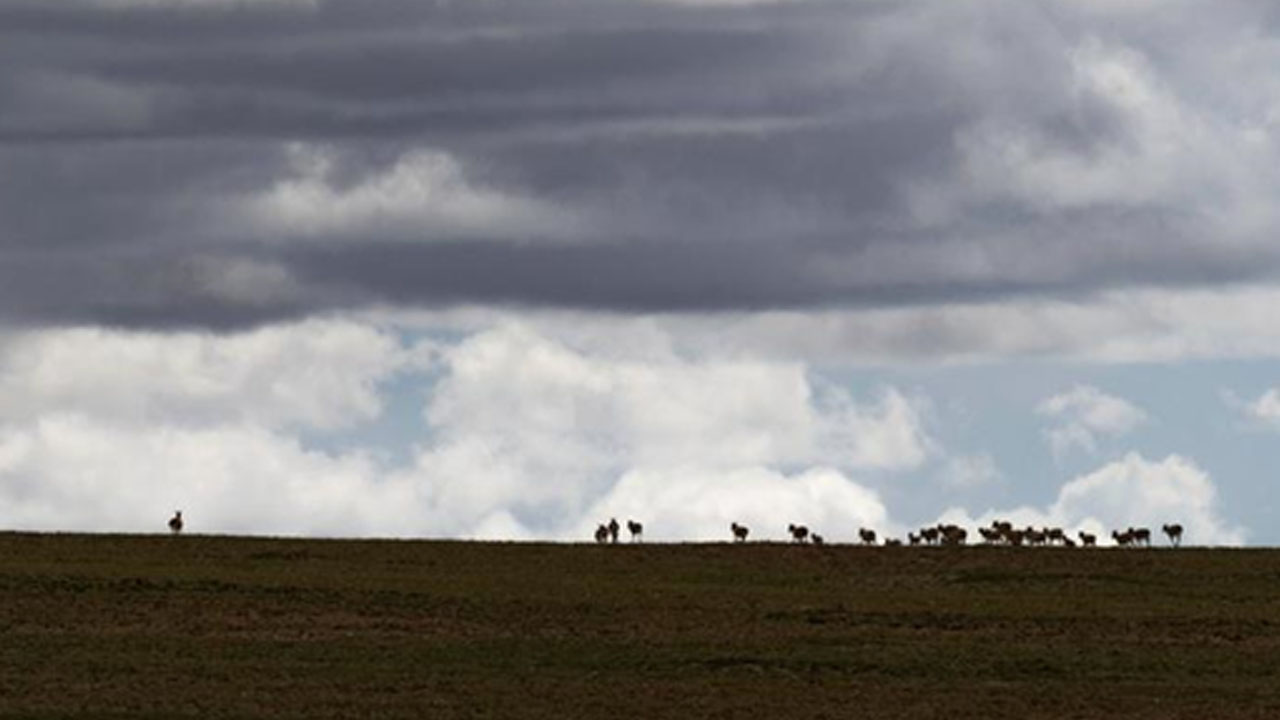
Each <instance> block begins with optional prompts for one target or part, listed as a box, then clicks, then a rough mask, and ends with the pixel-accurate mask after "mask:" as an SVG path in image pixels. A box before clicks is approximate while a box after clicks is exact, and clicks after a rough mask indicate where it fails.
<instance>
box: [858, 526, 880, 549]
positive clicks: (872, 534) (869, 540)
mask: <svg viewBox="0 0 1280 720" xmlns="http://www.w3.org/2000/svg"><path fill="white" fill-rule="evenodd" d="M858 537H859V538H860V539H861V540H862V544H863V545H875V544H876V531H875V530H868V529H867V528H858Z"/></svg>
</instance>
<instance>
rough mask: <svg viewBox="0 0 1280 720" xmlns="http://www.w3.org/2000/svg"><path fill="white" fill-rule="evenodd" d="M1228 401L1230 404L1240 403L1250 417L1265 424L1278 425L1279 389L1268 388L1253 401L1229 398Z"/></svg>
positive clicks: (1279, 409)
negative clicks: (1244, 401)
mask: <svg viewBox="0 0 1280 720" xmlns="http://www.w3.org/2000/svg"><path fill="white" fill-rule="evenodd" d="M1229 401H1230V402H1231V404H1239V405H1242V409H1243V411H1244V412H1245V414H1246V415H1247V416H1248V417H1249V418H1250V419H1252V420H1256V421H1258V422H1260V423H1262V424H1264V425H1267V426H1272V427H1280V390H1276V388H1270V389H1268V390H1267V391H1266V392H1264V393H1262V395H1260V396H1259V397H1258V399H1257V400H1254V401H1253V402H1247V403H1238V402H1237V401H1234V400H1231V399H1230V398H1229Z"/></svg>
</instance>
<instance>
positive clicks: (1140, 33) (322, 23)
mask: <svg viewBox="0 0 1280 720" xmlns="http://www.w3.org/2000/svg"><path fill="white" fill-rule="evenodd" d="M1276 67H1280V10H1278V9H1276V8H1273V7H1271V4H1269V3H1259V2H1255V1H1254V0H1238V1H1237V0H1218V1H1217V2H1214V3H1211V4H1210V3H1204V2H1189V1H1188V2H1181V1H1179V0H1162V1H1161V2H1155V0H1075V1H1072V2H1065V1H1063V2H1052V1H1048V0H1045V1H1041V2H1037V1H1030V2H1029V1H1027V0H1016V1H1015V0H1008V1H1004V2H1001V1H999V0H996V1H990V0H987V1H983V2H966V1H963V0H955V1H949V2H925V1H921V2H912V1H910V0H908V1H903V0H892V1H890V0H883V1H880V0H837V1H831V2H826V1H823V0H442V1H438V2H429V1H426V0H359V1H356V0H348V1H345V2H330V1H325V0H60V1H59V2H47V1H44V0H0V528H24V529H48V530H125V531H147V532H150V531H154V530H157V529H163V528H164V524H163V523H164V520H165V519H167V517H168V514H169V513H171V512H172V511H173V510H174V509H177V508H182V509H183V510H184V511H185V515H186V517H187V518H188V527H189V528H191V529H192V530H193V531H197V532H236V533H285V534H307V535H362V536H363V535H391V536H430V537H486V538H489V537H492V538H551V539H579V538H584V537H586V536H587V535H589V533H590V531H591V529H592V528H594V526H595V524H596V523H597V522H600V521H602V520H607V519H608V517H610V516H613V515H617V516H618V517H619V518H620V519H621V518H623V517H624V516H625V517H635V518H637V519H642V520H645V521H646V524H647V525H648V527H649V528H650V530H649V535H650V536H651V538H652V539H723V538H725V537H727V536H728V532H727V526H728V523H729V522H730V521H734V520H737V521H740V522H746V523H748V524H749V525H751V526H752V527H753V530H755V532H756V535H757V536H758V537H773V538H780V537H782V535H783V531H784V530H785V527H786V524H787V523H789V522H804V523H807V524H809V525H811V526H813V527H814V528H815V529H819V530H820V531H821V530H826V534H827V535H828V536H829V537H831V538H832V539H836V540H842V539H852V538H853V537H855V536H856V530H857V528H858V527H874V528H876V529H878V530H879V531H880V532H881V533H888V534H904V533H905V531H906V530H907V529H908V528H912V527H917V526H919V525H922V524H926V523H934V522H938V521H939V520H940V519H941V520H956V521H962V522H965V523H968V524H975V523H979V522H982V523H985V522H989V521H990V520H991V519H992V518H994V517H997V516H999V517H1009V518H1013V519H1015V520H1016V521H1017V522H1019V523H1034V524H1037V525H1039V524H1050V523H1052V524H1061V525H1064V526H1068V527H1070V528H1071V529H1073V530H1074V529H1081V528H1084V529H1090V530H1093V531H1103V532H1109V531H1110V530H1111V529H1112V528H1115V527H1121V528H1123V527H1127V526H1129V525H1137V524H1146V525H1150V526H1152V527H1156V526H1158V525H1160V524H1161V523H1162V522H1175V521H1176V522H1181V523H1182V524H1183V525H1185V526H1187V537H1188V541H1190V542H1196V543H1207V544H1239V543H1249V544H1274V543H1277V542H1280V530H1276V529H1273V528H1272V527H1271V526H1272V524H1273V523H1272V518H1273V517H1274V513H1273V510H1274V508H1273V507H1272V505H1271V500H1270V498H1271V496H1272V495H1273V494H1274V493H1273V488H1272V486H1273V482H1274V481H1273V479H1272V472H1273V471H1272V468H1274V467H1276V466H1277V463H1278V462H1280V448H1277V442H1276V440H1277V435H1276V433H1277V432H1280V377H1277V372H1276V367H1277V366H1276V360H1277V358H1278V357H1280V325H1277V324H1276V323H1275V322H1274V318H1273V310H1272V308H1274V307H1276V306H1277V303H1280V252H1278V251H1280V244H1278V243H1277V240H1276V238H1277V237H1280V235H1277V231H1278V230H1280V211H1278V210H1277V205H1276V203H1275V198H1276V197H1277V196H1278V193H1277V191H1280V78H1278V77H1277V76H1276V74H1275V72H1274V70H1275V68H1276Z"/></svg>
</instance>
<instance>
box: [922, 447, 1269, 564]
mask: <svg viewBox="0 0 1280 720" xmlns="http://www.w3.org/2000/svg"><path fill="white" fill-rule="evenodd" d="M941 517H942V519H943V520H944V521H948V522H960V523H963V524H966V525H969V526H970V527H973V526H985V525H989V524H990V523H991V522H992V521H993V520H996V519H1001V520H1009V521H1011V522H1013V523H1014V525H1015V526H1023V525H1032V526H1035V527H1041V526H1060V527H1063V528H1066V529H1067V530H1069V531H1070V532H1071V533H1072V534H1074V533H1075V532H1076V531H1078V530H1084V531H1086V532H1091V533H1094V534H1095V535H1097V536H1098V537H1099V541H1100V542H1104V543H1105V542H1106V541H1107V539H1108V538H1109V537H1110V532H1111V531H1112V530H1114V529H1120V530H1123V529H1125V528H1128V527H1147V528H1150V529H1151V531H1152V534H1153V538H1154V541H1155V542H1159V541H1160V539H1161V535H1160V527H1161V526H1162V525H1163V524H1166V523H1169V524H1172V523H1179V524H1181V525H1182V526H1183V527H1184V528H1185V534H1184V541H1185V542H1187V543H1188V544H1193V545H1240V544H1242V543H1243V542H1244V540H1245V535H1246V534H1245V531H1244V529H1242V528H1240V527H1238V526H1235V525H1233V524H1231V523H1230V522H1228V521H1227V520H1226V519H1224V518H1223V517H1222V516H1221V514H1220V510H1219V507H1218V504H1217V486H1216V485H1215V483H1214V482H1213V480H1212V479H1211V478H1210V477H1209V475H1208V473H1206V472H1205V471H1204V470H1202V469H1200V468H1199V467H1198V466H1197V465H1196V464H1195V463H1194V462H1192V461H1191V460H1190V459H1188V458H1184V457H1182V456H1180V455H1176V454H1175V455H1169V456H1167V457H1165V458H1164V459H1163V460H1155V461H1153V460H1148V459H1146V458H1145V457H1143V456H1142V455H1140V454H1138V453H1133V452H1131V453H1129V454H1127V455H1125V456H1124V457H1123V458H1121V459H1119V460H1116V461H1114V462H1111V463H1108V464H1106V465H1103V466H1102V467H1100V468H1098V469H1097V470H1094V471H1093V472H1090V473H1087V474H1085V475H1081V476H1079V477H1077V478H1074V479H1073V480H1070V481H1068V482H1067V483H1066V484H1064V485H1063V486H1062V487H1061V488H1060V490H1059V491H1058V495H1057V497H1056V498H1055V500H1054V501H1053V502H1052V503H1051V504H1049V505H1048V506H1047V507H1043V508H1037V507H1019V508H1010V509H1004V510H988V511H987V512H985V513H982V514H981V515H978V516H976V517H973V516H971V515H970V514H969V513H968V511H966V510H964V509H962V508H952V509H950V510H948V511H946V512H944V513H943V514H942V516H941Z"/></svg>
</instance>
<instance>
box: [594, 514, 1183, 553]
mask: <svg viewBox="0 0 1280 720" xmlns="http://www.w3.org/2000/svg"><path fill="white" fill-rule="evenodd" d="M618 528H619V526H618V521H617V520H616V519H611V520H609V522H608V523H607V524H605V523H602V524H600V525H599V526H597V527H596V533H595V539H596V542H598V543H616V542H618ZM627 529H628V530H629V531H630V532H631V541H632V542H640V540H641V538H642V535H643V532H644V526H643V525H641V524H640V523H638V522H636V521H634V520H628V521H627ZM977 530H978V537H980V538H981V539H982V544H983V545H1005V546H1011V547H1023V546H1027V547H1064V548H1074V547H1086V548H1091V547H1097V545H1098V537H1097V536H1096V535H1094V534H1093V533H1087V532H1085V531H1083V530H1080V531H1078V532H1077V533H1076V537H1077V538H1078V541H1077V540H1073V539H1072V538H1071V536H1069V535H1068V534H1067V533H1066V531H1065V530H1063V529H1062V528H1060V527H1039V528H1036V527H1032V526H1030V525H1028V526H1027V527H1024V528H1015V527H1014V526H1013V523H1011V522H1008V521H1006V520H996V521H994V522H992V523H991V525H989V526H985V527H979V528H978V529H977ZM1161 530H1163V531H1164V534H1165V535H1166V536H1167V537H1168V538H1169V545H1170V546H1172V547H1179V546H1181V545H1182V526H1181V525H1179V524H1177V523H1174V524H1172V525H1163V526H1161ZM729 532H730V535H731V538H732V540H733V542H735V543H745V542H746V541H747V537H749V536H750V534H751V530H750V529H748V528H747V526H746V525H742V524H740V523H738V522H732V523H729ZM787 534H788V535H789V536H790V538H791V542H792V543H795V544H800V545H804V544H811V545H824V544H826V540H825V538H824V537H823V536H822V535H819V534H818V533H815V532H812V531H810V530H809V528H808V527H807V526H805V525H796V524H795V523H791V524H789V525H787ZM877 537H878V536H877V535H876V531H875V530H873V529H871V528H858V534H857V538H858V542H859V543H860V544H862V545H866V546H875V545H878V543H877ZM1111 539H1112V541H1114V542H1115V544H1116V545H1117V546H1119V547H1151V531H1150V530H1149V529H1147V528H1144V527H1130V528H1126V529H1124V530H1113V531H1112V532H1111ZM968 540H969V531H968V530H966V529H964V528H962V527H960V526H959V525H953V524H946V523H939V524H938V525H932V526H926V527H922V528H920V529H919V530H918V531H916V532H910V533H907V539H906V541H905V542H904V541H903V540H902V539H900V538H892V537H886V538H884V540H883V545H884V547H902V546H904V545H912V546H917V545H942V546H956V545H965V544H967V543H968Z"/></svg>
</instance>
